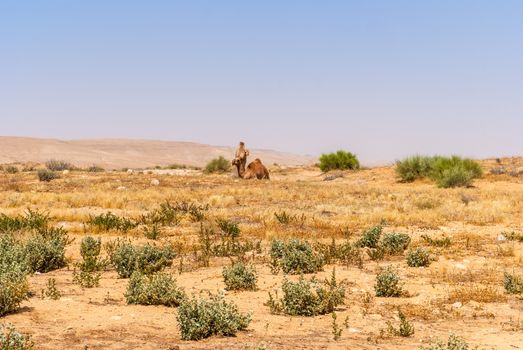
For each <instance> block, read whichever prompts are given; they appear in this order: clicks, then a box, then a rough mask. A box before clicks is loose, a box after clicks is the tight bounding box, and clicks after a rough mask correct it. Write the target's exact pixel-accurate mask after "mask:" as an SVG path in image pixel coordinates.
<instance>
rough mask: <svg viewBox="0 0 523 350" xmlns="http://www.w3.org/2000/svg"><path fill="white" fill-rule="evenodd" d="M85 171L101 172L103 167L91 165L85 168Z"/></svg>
mask: <svg viewBox="0 0 523 350" xmlns="http://www.w3.org/2000/svg"><path fill="white" fill-rule="evenodd" d="M86 171H87V172H89V173H103V172H104V171H105V169H104V168H102V167H100V166H98V165H91V166H90V167H89V168H87V169H86Z"/></svg>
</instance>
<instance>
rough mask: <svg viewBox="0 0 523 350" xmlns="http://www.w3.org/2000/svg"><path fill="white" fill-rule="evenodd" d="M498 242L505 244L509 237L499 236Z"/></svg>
mask: <svg viewBox="0 0 523 350" xmlns="http://www.w3.org/2000/svg"><path fill="white" fill-rule="evenodd" d="M497 240H498V241H500V242H504V241H506V240H507V237H505V235H504V234H499V235H498V238H497Z"/></svg>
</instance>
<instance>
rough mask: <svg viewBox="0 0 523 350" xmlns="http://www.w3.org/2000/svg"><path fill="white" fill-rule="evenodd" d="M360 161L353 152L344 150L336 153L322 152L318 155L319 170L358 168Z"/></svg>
mask: <svg viewBox="0 0 523 350" xmlns="http://www.w3.org/2000/svg"><path fill="white" fill-rule="evenodd" d="M359 167H360V162H359V161H358V158H357V157H356V155H355V154H352V153H350V152H345V151H341V150H340V151H337V152H336V153H328V154H322V155H321V157H320V169H321V171H324V172H325V171H329V170H335V169H339V170H346V169H352V170H354V169H359Z"/></svg>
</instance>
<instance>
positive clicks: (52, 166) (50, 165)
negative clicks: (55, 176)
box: [45, 159, 76, 171]
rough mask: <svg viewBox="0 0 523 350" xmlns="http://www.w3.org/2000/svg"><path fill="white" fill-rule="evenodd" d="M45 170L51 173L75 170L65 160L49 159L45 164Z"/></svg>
mask: <svg viewBox="0 0 523 350" xmlns="http://www.w3.org/2000/svg"><path fill="white" fill-rule="evenodd" d="M45 166H46V167H47V169H49V170H52V171H64V170H75V169H76V167H75V166H74V165H72V164H71V163H69V162H67V161H65V160H56V159H51V160H48V161H47V162H45Z"/></svg>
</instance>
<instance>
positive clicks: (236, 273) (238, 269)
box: [222, 262, 258, 290]
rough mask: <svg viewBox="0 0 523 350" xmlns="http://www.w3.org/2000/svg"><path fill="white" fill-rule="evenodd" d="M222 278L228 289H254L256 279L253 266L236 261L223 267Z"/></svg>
mask: <svg viewBox="0 0 523 350" xmlns="http://www.w3.org/2000/svg"><path fill="white" fill-rule="evenodd" d="M222 275H223V280H224V282H225V286H226V289H228V290H255V289H256V281H257V279H258V276H257V273H256V269H255V268H254V266H249V265H245V264H244V263H243V262H236V263H234V264H232V265H231V266H229V267H224V268H223V272H222Z"/></svg>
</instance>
